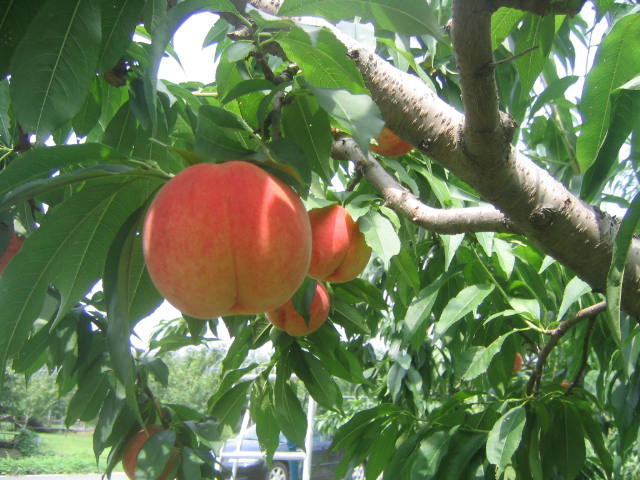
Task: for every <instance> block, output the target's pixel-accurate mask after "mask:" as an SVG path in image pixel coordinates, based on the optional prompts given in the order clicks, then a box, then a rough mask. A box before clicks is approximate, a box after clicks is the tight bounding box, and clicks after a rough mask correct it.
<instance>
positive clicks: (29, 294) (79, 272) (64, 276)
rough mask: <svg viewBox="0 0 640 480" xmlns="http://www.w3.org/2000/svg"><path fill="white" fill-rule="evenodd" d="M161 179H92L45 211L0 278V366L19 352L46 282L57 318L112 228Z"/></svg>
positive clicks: (97, 261) (97, 265) (100, 262)
mask: <svg viewBox="0 0 640 480" xmlns="http://www.w3.org/2000/svg"><path fill="white" fill-rule="evenodd" d="M159 183H160V182H159V181H154V180H149V179H148V178H136V179H135V180H132V181H128V182H123V181H122V180H120V179H108V180H101V181H96V182H93V183H92V184H91V187H90V188H85V189H83V190H82V191H80V192H78V193H77V194H75V195H73V196H71V197H70V198H69V199H68V200H67V201H66V202H64V203H63V204H61V205H60V206H58V207H56V208H55V209H53V210H52V211H51V212H49V213H48V214H47V218H46V220H45V221H43V222H42V225H41V226H40V228H38V229H37V230H36V231H35V232H34V233H33V234H32V235H31V236H29V237H28V238H27V240H26V242H25V243H24V246H23V247H22V249H21V250H20V252H18V254H17V255H16V256H15V257H14V258H13V261H12V262H11V263H10V264H9V266H7V268H6V270H5V271H4V273H3V275H2V276H1V277H0V304H2V309H0V330H1V331H2V332H3V335H2V336H1V337H0V365H4V364H5V363H6V360H7V358H8V357H9V356H11V355H13V354H14V353H15V352H17V351H18V350H19V349H20V347H21V345H22V344H23V343H24V341H25V340H26V338H27V336H28V334H29V331H30V329H31V325H32V323H33V321H34V320H35V319H36V318H37V316H38V314H39V312H40V309H41V307H42V304H43V301H44V295H45V293H46V290H47V288H48V286H49V284H50V283H53V284H54V285H55V287H56V288H57V289H58V291H59V292H60V295H61V297H62V303H61V306H60V310H59V312H58V319H59V318H61V316H63V315H64V314H65V313H66V312H67V311H68V310H69V308H70V307H71V306H72V305H74V304H75V303H76V302H77V301H78V299H80V298H82V296H83V295H84V294H85V293H86V292H87V291H88V290H89V288H91V286H92V285H94V284H95V282H96V281H97V280H98V278H100V275H101V272H102V268H103V266H104V260H105V257H106V255H107V251H108V249H109V246H110V245H111V242H112V240H113V238H114V237H115V232H117V231H118V230H119V228H120V226H121V225H122V224H123V223H124V222H125V221H126V219H127V218H128V217H129V215H131V213H132V212H133V211H134V210H135V209H136V208H139V207H140V206H141V205H142V203H143V202H145V201H146V200H147V199H148V198H149V196H150V195H151V192H153V190H154V189H155V188H157V187H158V185H159Z"/></svg>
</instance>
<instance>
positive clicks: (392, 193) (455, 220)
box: [331, 137, 515, 235]
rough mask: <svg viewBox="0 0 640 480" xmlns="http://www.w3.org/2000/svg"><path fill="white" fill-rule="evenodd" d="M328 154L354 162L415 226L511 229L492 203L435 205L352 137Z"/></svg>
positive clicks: (452, 230) (461, 230)
mask: <svg viewBox="0 0 640 480" xmlns="http://www.w3.org/2000/svg"><path fill="white" fill-rule="evenodd" d="M331 156H332V157H334V158H336V159H338V160H350V161H352V162H354V163H355V164H356V165H357V166H358V168H359V169H360V170H362V173H363V175H364V177H365V178H366V179H367V181H368V182H369V183H370V184H371V185H372V186H373V188H375V189H376V190H377V191H378V193H380V195H381V196H382V198H384V201H385V204H386V205H388V206H389V207H390V208H392V209H393V210H394V211H395V212H397V213H398V214H400V215H402V216H403V217H405V218H407V219H409V220H410V221H412V222H413V223H415V224H416V225H418V226H420V227H422V228H424V229H426V230H429V231H431V232H436V233H440V234H444V235H453V234H457V233H470V232H514V231H515V229H514V227H513V225H512V223H511V221H510V220H509V219H508V218H507V217H506V216H504V214H502V212H500V211H498V210H496V209H495V208H494V207H492V206H478V207H463V208H434V207H430V206H429V205H426V204H425V203H423V202H422V201H421V200H420V199H419V198H418V197H417V196H416V195H414V194H413V193H412V192H411V191H409V190H408V189H407V188H405V187H404V186H402V185H401V184H400V183H399V182H398V181H397V180H396V179H395V178H394V177H393V176H391V175H390V174H389V173H388V172H387V171H386V170H385V169H384V168H383V167H382V165H380V163H378V161H377V160H376V159H375V158H374V157H373V155H368V156H365V155H364V153H363V152H362V150H361V149H360V147H359V146H358V144H357V143H356V142H355V140H353V138H351V137H341V138H339V139H337V140H336V141H334V142H333V145H332V148H331Z"/></svg>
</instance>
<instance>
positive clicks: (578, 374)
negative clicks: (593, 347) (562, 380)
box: [564, 317, 596, 395]
mask: <svg viewBox="0 0 640 480" xmlns="http://www.w3.org/2000/svg"><path fill="white" fill-rule="evenodd" d="M595 324H596V322H595V319H594V318H593V317H592V318H590V319H589V326H588V327H587V331H586V333H585V335H584V343H583V344H582V358H581V360H580V367H579V368H578V371H577V372H576V374H575V376H574V377H573V381H572V382H571V385H569V387H568V388H567V391H566V392H565V393H564V394H565V395H569V394H571V391H572V390H573V389H574V388H576V386H577V385H578V383H579V382H580V379H581V378H582V374H583V373H584V370H585V368H587V360H588V359H589V343H590V342H591V334H592V333H593V327H594V326H595Z"/></svg>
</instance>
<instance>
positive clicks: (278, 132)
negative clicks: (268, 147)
mask: <svg viewBox="0 0 640 480" xmlns="http://www.w3.org/2000/svg"><path fill="white" fill-rule="evenodd" d="M284 104H285V93H284V92H283V91H279V92H277V93H276V94H275V95H274V96H273V108H272V109H271V111H270V112H269V115H268V116H267V118H266V119H265V122H264V134H265V136H268V134H269V133H268V130H269V127H271V138H272V139H277V138H281V137H282V126H281V124H280V118H281V117H282V107H283V106H284Z"/></svg>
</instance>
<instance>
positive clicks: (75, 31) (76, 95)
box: [11, 0, 101, 140]
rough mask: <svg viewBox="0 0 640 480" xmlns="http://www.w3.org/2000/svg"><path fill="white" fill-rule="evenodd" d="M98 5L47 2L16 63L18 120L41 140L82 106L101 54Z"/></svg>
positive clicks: (92, 1) (93, 1) (80, 0)
mask: <svg viewBox="0 0 640 480" xmlns="http://www.w3.org/2000/svg"><path fill="white" fill-rule="evenodd" d="M100 37H101V26H100V7H99V5H98V1H97V0H48V1H47V2H46V3H45V5H44V6H43V7H42V8H41V9H40V10H39V12H38V14H37V15H36V17H35V18H34V19H33V21H32V22H31V23H30V24H29V28H28V29H27V31H26V32H25V34H24V36H23V37H22V40H20V43H19V44H18V46H17V47H16V50H15V53H14V55H13V59H12V62H11V87H12V88H11V96H12V100H13V109H14V112H15V114H16V117H17V119H18V121H19V122H20V124H21V125H22V127H23V128H24V129H25V130H26V131H30V132H34V133H35V134H36V135H37V137H38V138H40V139H43V140H44V138H45V137H47V136H48V135H49V134H50V133H51V132H53V130H55V129H56V128H58V127H61V126H62V125H64V124H65V123H66V122H68V121H69V120H71V119H72V118H73V117H74V115H75V114H76V113H78V111H79V110H80V108H81V107H82V104H83V103H84V99H85V96H86V94H87V92H88V91H89V86H90V85H91V82H92V80H93V77H94V75H95V70H96V66H97V63H98V57H99V55H100Z"/></svg>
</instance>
